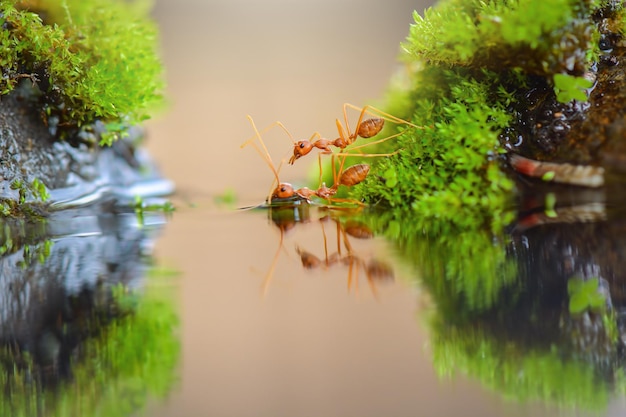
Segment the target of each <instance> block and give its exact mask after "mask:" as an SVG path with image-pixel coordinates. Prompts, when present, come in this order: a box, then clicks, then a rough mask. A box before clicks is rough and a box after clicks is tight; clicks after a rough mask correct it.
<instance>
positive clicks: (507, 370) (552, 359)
mask: <svg viewBox="0 0 626 417" xmlns="http://www.w3.org/2000/svg"><path fill="white" fill-rule="evenodd" d="M432 352H433V362H434V366H435V368H436V369H437V372H438V373H439V374H440V375H442V376H451V375H453V374H455V373H457V372H458V373H461V374H465V375H468V376H470V377H472V378H476V379H478V380H480V382H481V383H482V384H484V385H485V386H487V387H489V388H490V389H492V390H494V391H497V392H499V393H501V394H503V395H505V396H506V397H507V398H509V399H511V400H514V401H520V402H531V401H541V402H545V403H547V404H552V405H556V406H558V407H560V408H584V409H590V410H602V409H605V408H606V406H607V404H608V401H609V387H608V384H607V383H606V382H605V381H604V380H603V379H602V378H601V377H600V376H599V375H597V374H596V373H595V370H594V367H593V366H592V365H590V364H588V363H586V362H582V361H574V360H566V359H563V357H562V356H561V355H560V354H559V352H558V351H557V350H556V349H546V350H530V351H525V350H524V347H522V346H519V345H515V344H506V343H505V342H497V341H495V340H493V339H491V338H490V337H489V336H487V335H486V334H485V333H483V331H482V330H480V329H479V328H477V327H476V326H468V327H466V328H457V327H453V326H446V325H443V324H440V323H437V324H435V326H434V334H433V337H432Z"/></svg>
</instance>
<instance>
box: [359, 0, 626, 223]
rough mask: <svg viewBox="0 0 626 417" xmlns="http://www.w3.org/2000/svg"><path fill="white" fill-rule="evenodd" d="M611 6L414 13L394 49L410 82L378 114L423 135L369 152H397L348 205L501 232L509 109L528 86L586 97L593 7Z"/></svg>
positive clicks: (466, 6)
mask: <svg viewBox="0 0 626 417" xmlns="http://www.w3.org/2000/svg"><path fill="white" fill-rule="evenodd" d="M611 5H612V4H611V3H610V2H599V1H574V0H549V1H546V0H518V1H505V0H500V1H491V2H483V1H478V0H474V1H466V0H447V1H443V2H441V3H439V4H438V5H437V6H436V7H434V8H431V9H428V10H426V11H425V12H424V17H421V16H420V15H418V14H417V13H415V24H414V25H412V26H411V30H410V34H409V36H408V38H407V41H406V42H405V43H404V44H403V49H404V55H403V58H404V59H405V60H406V61H407V68H408V72H409V74H408V76H409V79H408V80H405V81H403V82H400V83H396V84H394V85H393V86H392V87H391V92H390V94H389V105H388V106H387V107H388V109H389V111H390V112H393V114H394V115H396V116H398V117H401V118H404V119H406V120H409V121H411V122H413V123H414V124H416V125H419V126H423V127H424V129H407V131H406V132H405V133H404V134H403V135H402V136H401V137H400V138H399V139H398V140H397V141H387V142H385V143H384V144H383V145H382V146H380V147H379V148H378V149H376V150H372V151H371V152H372V153H374V152H381V153H382V152H389V151H390V150H396V149H400V150H401V151H400V152H399V153H398V154H397V155H395V156H392V157H390V158H384V159H381V160H380V162H379V163H377V165H375V166H374V167H373V170H372V172H371V173H370V175H369V178H368V179H367V181H365V182H364V183H363V184H361V185H360V186H358V187H357V189H356V191H355V197H358V198H362V199H364V200H365V201H366V202H368V203H370V204H376V203H378V204H381V205H383V206H385V207H389V208H391V209H392V211H394V212H395V213H397V216H398V217H405V216H407V215H409V216H410V215H411V214H412V213H415V214H417V215H419V216H423V217H426V218H429V219H438V220H449V221H451V222H454V223H456V224H458V225H459V226H460V227H462V228H464V227H471V226H472V225H473V227H477V226H478V227H482V226H483V225H485V224H490V225H492V226H494V227H498V226H501V225H502V221H501V217H502V213H504V212H505V211H506V209H507V207H509V206H510V204H511V197H512V190H513V188H514V187H513V182H512V180H511V179H510V178H508V177H507V175H506V174H505V173H504V172H503V170H502V169H501V168H502V166H503V164H504V163H505V158H504V156H503V155H504V154H505V153H506V152H507V147H506V143H505V141H504V140H502V139H501V138H502V137H503V134H504V133H505V132H506V131H507V129H510V128H511V126H512V125H514V124H515V123H518V124H519V123H521V122H520V121H519V120H516V112H515V111H514V109H515V106H516V105H520V102H521V101H523V100H524V96H525V94H526V93H527V92H528V91H529V89H530V88H534V87H535V86H537V85H539V86H542V88H544V87H547V89H550V88H551V87H554V88H556V90H558V91H557V92H558V93H559V99H560V100H571V99H582V98H586V97H583V96H584V92H583V91H582V89H583V88H586V87H587V86H588V81H586V80H585V79H584V78H582V75H583V73H584V72H585V71H586V70H587V69H589V67H590V65H591V64H592V62H593V61H594V60H595V59H596V58H597V56H598V51H599V47H598V45H597V44H598V39H599V30H598V27H597V24H596V22H595V20H594V19H596V18H597V15H600V14H601V13H600V12H598V10H599V8H601V7H604V8H605V9H603V13H605V14H608V13H613V14H615V15H620V14H621V13H622V11H621V9H618V10H616V9H610V6H611ZM609 9H610V10H609ZM597 20H599V19H597ZM392 143H393V144H394V148H392V149H390V148H389V146H390V145H391V144H392ZM368 151H369V150H368Z"/></svg>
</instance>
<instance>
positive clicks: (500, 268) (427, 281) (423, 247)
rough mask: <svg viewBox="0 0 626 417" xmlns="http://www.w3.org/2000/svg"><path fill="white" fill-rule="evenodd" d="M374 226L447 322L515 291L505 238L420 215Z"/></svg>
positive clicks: (378, 220) (385, 219) (387, 218)
mask: <svg viewBox="0 0 626 417" xmlns="http://www.w3.org/2000/svg"><path fill="white" fill-rule="evenodd" d="M371 221H372V222H373V224H372V226H373V228H374V229H375V230H377V231H380V232H381V234H383V235H384V236H385V237H387V238H389V239H390V240H391V241H393V242H395V243H396V245H397V247H398V250H399V252H400V254H401V255H402V256H403V257H404V258H406V259H409V260H410V262H411V263H412V264H413V265H414V266H415V268H416V269H417V271H418V272H419V276H420V278H421V279H422V280H423V284H424V285H425V286H427V287H428V288H429V289H430V291H431V293H432V296H433V297H434V299H435V302H436V303H437V305H438V306H439V308H441V309H443V310H444V311H445V312H446V314H447V315H448V316H450V317H454V316H456V317H457V319H459V320H460V319H462V316H463V314H466V313H472V314H474V313H476V312H480V311H485V310H488V309H490V308H492V307H493V306H494V304H497V303H498V302H499V296H500V295H501V294H502V293H503V292H504V291H505V290H509V291H514V288H515V287H516V285H517V283H516V274H517V264H516V262H515V261H514V260H512V259H508V258H507V251H506V247H505V243H506V241H507V238H506V236H505V235H504V234H503V233H496V232H492V231H490V230H488V229H483V228H480V227H474V228H461V227H459V226H457V225H455V224H451V223H449V222H446V221H433V220H432V219H429V220H426V219H424V218H421V217H419V216H407V217H404V218H394V217H393V215H392V214H389V213H383V214H381V215H380V216H374V217H371Z"/></svg>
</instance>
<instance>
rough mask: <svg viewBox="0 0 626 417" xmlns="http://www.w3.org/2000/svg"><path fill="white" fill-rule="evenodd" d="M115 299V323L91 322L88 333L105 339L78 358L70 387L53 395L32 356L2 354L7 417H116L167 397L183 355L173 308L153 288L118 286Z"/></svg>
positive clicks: (89, 343) (0, 382)
mask: <svg viewBox="0 0 626 417" xmlns="http://www.w3.org/2000/svg"><path fill="white" fill-rule="evenodd" d="M113 296H114V299H115V301H114V306H115V309H117V310H118V311H117V313H116V316H117V317H115V318H113V319H112V320H111V321H110V322H109V323H104V322H102V317H100V318H98V314H96V315H94V316H93V317H91V318H90V319H88V321H87V322H86V323H85V325H87V327H89V328H90V329H91V331H94V330H96V329H99V331H98V332H97V334H96V336H95V337H93V338H90V339H87V340H86V341H85V342H84V343H83V344H81V345H80V346H79V347H78V348H77V351H76V353H75V354H73V358H74V361H73V364H72V368H71V373H72V380H71V381H68V380H62V381H61V382H60V384H59V385H58V386H57V388H56V389H55V390H51V389H49V387H47V386H46V384H45V383H43V380H41V379H39V378H38V377H37V375H38V373H37V366H38V365H35V363H34V362H33V360H32V359H31V358H30V357H29V355H28V354H25V353H23V352H19V351H15V350H14V349H13V348H12V347H5V348H4V349H3V351H2V355H1V356H2V363H3V364H4V365H5V366H7V365H8V368H5V369H6V371H5V372H3V373H2V375H3V377H2V379H0V386H1V388H2V391H3V392H5V393H7V394H10V395H7V396H6V398H5V400H4V401H2V405H0V414H1V415H6V416H8V415H11V416H31V415H40V416H70V415H96V414H97V415H100V416H116V417H117V416H124V415H130V414H131V413H133V412H136V411H137V409H139V408H141V406H142V405H144V404H145V403H146V401H147V400H148V399H149V397H163V396H165V395H166V394H167V393H168V392H169V390H170V389H171V387H172V384H173V382H174V379H175V377H174V374H173V370H174V367H175V366H176V363H177V361H178V354H179V350H180V346H179V341H178V338H177V335H176V328H177V325H178V319H177V316H176V313H175V312H174V309H173V306H172V300H171V299H168V298H167V297H168V296H167V295H165V294H160V293H158V292H157V290H156V289H155V288H153V287H148V289H147V291H146V293H145V294H142V295H138V294H136V293H132V292H129V291H128V289H127V288H125V287H122V286H118V287H115V288H113ZM85 319H87V318H85ZM101 326H102V327H101ZM15 363H17V364H18V365H17V366H16V365H13V364H15ZM19 364H21V365H19ZM44 372H45V369H44Z"/></svg>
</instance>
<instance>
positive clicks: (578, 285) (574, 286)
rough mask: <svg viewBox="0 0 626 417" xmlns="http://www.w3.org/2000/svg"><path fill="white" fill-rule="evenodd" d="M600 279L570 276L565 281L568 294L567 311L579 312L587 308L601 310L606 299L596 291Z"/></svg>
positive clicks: (604, 305) (604, 306)
mask: <svg viewBox="0 0 626 417" xmlns="http://www.w3.org/2000/svg"><path fill="white" fill-rule="evenodd" d="M599 285H600V280H599V279H598V278H590V279H587V280H583V279H582V278H572V279H570V280H569V281H568V282H567V294H568V295H569V297H570V298H569V312H570V313H572V314H580V313H583V312H585V311H587V310H591V311H603V310H604V309H605V308H606V299H605V297H604V296H603V295H602V294H601V293H600V292H599V291H598V287H599Z"/></svg>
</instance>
